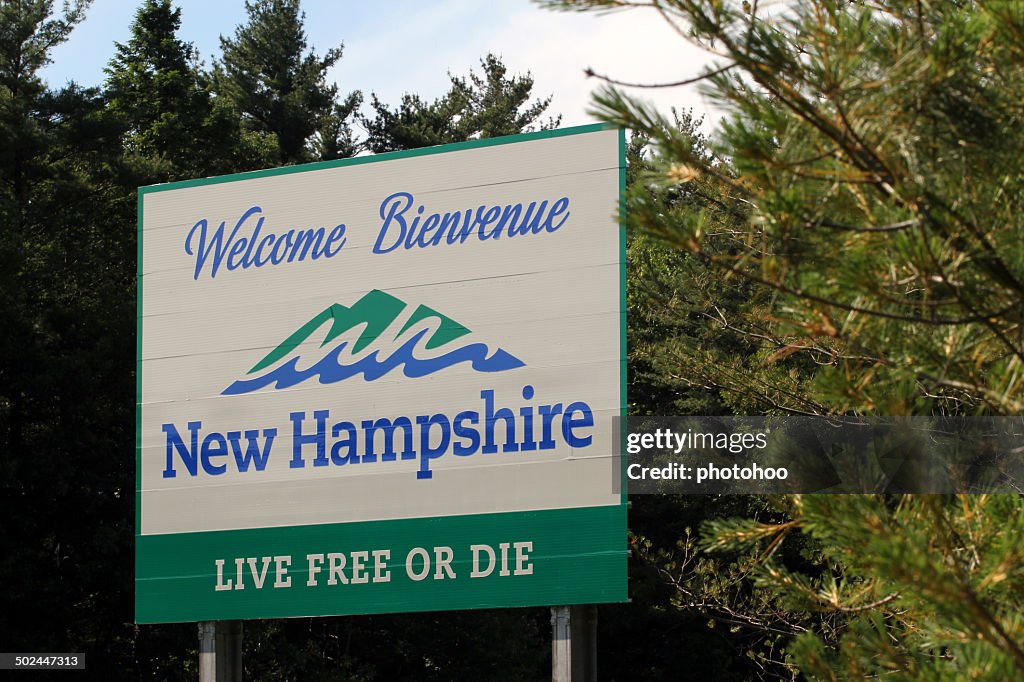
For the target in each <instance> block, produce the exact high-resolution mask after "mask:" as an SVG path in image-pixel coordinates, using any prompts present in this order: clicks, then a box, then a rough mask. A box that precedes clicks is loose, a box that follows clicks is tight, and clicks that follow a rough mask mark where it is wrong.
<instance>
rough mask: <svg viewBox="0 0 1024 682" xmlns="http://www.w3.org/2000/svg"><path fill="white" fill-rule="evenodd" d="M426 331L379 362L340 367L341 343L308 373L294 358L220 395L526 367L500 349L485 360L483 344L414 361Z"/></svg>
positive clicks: (372, 359)
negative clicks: (451, 370)
mask: <svg viewBox="0 0 1024 682" xmlns="http://www.w3.org/2000/svg"><path fill="white" fill-rule="evenodd" d="M428 331H430V330H429V329H423V330H422V331H420V332H418V333H417V334H416V335H415V336H413V337H412V338H410V339H409V340H408V341H406V342H405V343H404V344H403V345H402V346H401V347H400V348H399V349H398V350H396V351H395V352H394V353H392V354H391V355H390V356H388V357H387V358H386V359H384V360H379V359H378V358H377V354H378V352H379V351H374V352H372V353H370V354H369V355H367V356H365V357H363V358H360V359H359V360H358V361H357V362H355V363H353V364H351V365H343V364H341V363H340V362H339V361H338V356H339V355H341V352H342V351H343V350H344V349H345V348H346V347H347V346H348V341H342V342H341V343H340V344H338V346H337V347H335V348H334V349H333V350H331V351H330V352H329V353H327V355H325V356H324V357H323V358H321V359H320V360H319V361H318V362H317V363H316V364H314V365H313V366H312V367H309V368H308V369H303V370H300V369H297V368H296V365H297V364H298V362H299V359H300V358H299V357H293V358H291V359H290V360H288V361H287V362H285V363H284V364H283V365H281V366H279V367H277V368H276V369H273V370H271V371H270V372H267V373H266V374H264V375H263V376H259V377H255V378H253V379H239V380H238V381H236V382H235V383H233V384H231V385H230V386H228V387H227V388H226V389H224V391H223V393H222V395H239V394H242V393H251V392H252V391H258V390H259V389H261V388H264V387H265V386H269V385H271V384H274V388H277V389H282V388H289V387H291V386H294V385H296V384H299V383H302V382H303V381H306V380H307V379H311V378H313V377H318V381H319V382H320V383H321V384H333V383H337V382H339V381H344V380H345V379H348V378H351V377H354V376H357V375H359V374H362V375H363V378H364V379H365V380H366V381H375V380H376V379H379V378H380V377H382V376H384V375H385V374H387V373H388V372H390V371H391V370H393V369H397V368H398V367H399V366H400V365H401V366H403V368H402V372H403V373H404V374H405V376H407V377H409V378H417V377H422V376H426V375H427V374H432V373H433V372H437V371H439V370H442V369H445V368H446V367H451V366H452V365H457V364H459V363H462V362H468V363H471V365H472V367H473V369H474V370H476V371H477V372H503V371H505V370H508V369H515V368H516V367H523V366H525V364H526V363H524V362H523V361H522V360H520V359H519V358H517V357H515V356H514V355H512V354H510V353H508V352H506V351H504V350H502V349H500V348H499V349H498V350H496V351H495V352H494V354H493V355H491V356H489V357H488V355H487V354H488V352H489V349H488V347H487V345H486V344H483V343H471V344H468V345H465V346H462V347H461V348H456V349H455V350H452V351H450V352H448V353H445V354H444V355H439V356H437V357H435V358H428V359H426V360H424V359H420V358H417V357H416V356H415V355H413V350H414V349H415V348H416V346H417V344H419V342H420V340H422V338H423V336H424V334H426V333H427V332H428Z"/></svg>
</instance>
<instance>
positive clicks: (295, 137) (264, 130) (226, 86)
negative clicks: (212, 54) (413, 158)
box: [213, 0, 362, 164]
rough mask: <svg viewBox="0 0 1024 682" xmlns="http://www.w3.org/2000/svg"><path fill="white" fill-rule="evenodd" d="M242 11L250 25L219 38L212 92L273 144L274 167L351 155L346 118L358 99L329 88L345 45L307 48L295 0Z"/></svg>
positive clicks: (255, 1) (258, 0) (255, 2)
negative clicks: (323, 49) (320, 50)
mask: <svg viewBox="0 0 1024 682" xmlns="http://www.w3.org/2000/svg"><path fill="white" fill-rule="evenodd" d="M245 9H246V12H247V13H248V15H249V21H248V23H247V24H245V25H243V26H239V27H238V28H237V29H236V30H235V35H234V37H233V38H224V37H221V41H220V42H221V52H222V54H221V58H220V59H219V60H217V62H216V64H215V67H214V71H213V82H214V90H215V91H216V92H217V94H218V95H219V96H221V97H224V98H226V99H227V100H228V101H230V102H231V103H232V104H233V105H234V107H235V109H236V110H237V111H238V113H239V114H241V116H242V119H243V124H244V125H245V126H246V128H247V129H248V130H252V131H254V132H257V133H260V134H262V135H264V136H266V137H267V138H268V139H269V140H270V141H272V142H273V143H276V146H277V158H276V159H275V162H276V163H278V164H292V163H301V162H304V161H313V160H318V159H335V158H345V157H348V156H352V155H354V154H355V152H356V151H357V149H356V146H355V144H354V142H353V137H352V131H351V130H350V128H349V120H350V119H351V117H352V115H353V114H354V113H355V111H356V109H357V108H358V107H359V105H360V103H361V102H362V95H361V94H360V93H359V92H352V93H349V94H348V95H347V96H346V97H345V98H344V99H342V100H340V101H339V98H338V87H337V86H336V85H334V84H328V83H327V71H328V69H330V68H331V67H332V66H334V65H335V64H336V63H337V62H338V60H339V59H341V53H342V46H340V45H339V46H338V47H335V48H331V49H330V50H328V51H327V52H326V53H325V54H324V55H323V56H322V57H320V56H318V55H317V54H316V53H315V52H314V51H313V50H312V49H309V50H307V47H308V46H307V42H306V32H305V29H304V27H303V24H304V23H305V13H303V12H302V10H301V8H300V7H299V0H252V1H249V0H247V1H246V3H245Z"/></svg>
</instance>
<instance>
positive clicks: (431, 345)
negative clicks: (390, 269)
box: [222, 289, 526, 395]
mask: <svg viewBox="0 0 1024 682" xmlns="http://www.w3.org/2000/svg"><path fill="white" fill-rule="evenodd" d="M408 308H409V306H408V304H406V303H405V302H404V301H402V300H400V299H398V298H396V297H394V296H392V295H390V294H387V293H384V292H383V291H380V290H378V289H374V290H373V291H371V292H370V293H368V294H366V295H365V296H363V297H362V298H360V299H359V300H358V301H356V302H355V303H354V304H353V305H352V306H351V307H345V306H343V305H341V304H338V303H335V304H334V305H332V306H330V307H328V308H327V309H325V310H324V311H322V312H321V313H319V314H317V315H316V316H314V317H313V318H312V319H311V320H310V321H309V322H306V323H305V324H304V325H302V326H301V327H299V328H298V329H297V330H296V331H295V332H294V333H292V334H291V336H289V337H288V338H286V339H285V340H284V341H282V342H281V344H280V345H278V346H277V347H276V348H275V349H274V350H272V351H270V353H268V354H267V356H266V357H264V358H263V359H262V360H260V361H259V362H258V363H256V365H255V366H254V367H253V368H252V369H250V370H249V371H248V372H247V374H246V378H244V379H239V380H238V381H235V382H234V383H233V384H231V385H230V386H228V387H227V388H226V389H224V391H223V392H222V395H238V394H242V393H252V392H253V391H258V390H259V389H261V388H264V387H266V386H270V385H271V384H273V386H274V388H277V389H282V388H289V387H291V386H295V385H296V384H300V383H302V382H303V381H307V380H309V379H313V378H316V379H317V380H318V381H319V382H320V383H321V384H333V383H336V382H339V381H344V380H345V379H349V378H351V377H354V376H357V375H359V374H362V375H363V378H364V379H365V380H366V381H376V380H377V379H380V378H381V377H383V376H384V375H386V374H388V373H389V372H391V371H392V370H395V369H398V368H399V367H401V368H402V372H403V373H404V374H405V376H407V377H410V378H416V377H422V376H426V375H428V374H433V373H434V372H439V371H441V370H443V369H445V368H447V367H451V366H452V365H457V364H459V363H463V362H468V363H470V365H471V366H472V368H473V369H474V370H475V371H477V372H503V371H505V370H509V369H515V368H516V367H523V366H524V365H525V364H526V363H524V362H523V361H522V360H520V359H519V358H517V357H515V356H513V355H511V354H510V353H508V352H506V351H504V350H502V349H501V348H498V349H497V350H495V351H494V352H493V353H492V352H491V350H490V348H489V347H488V346H487V345H486V344H484V343H479V342H477V343H468V344H465V345H457V344H456V343H455V342H456V341H457V340H458V339H461V338H463V337H465V336H467V335H468V334H470V333H471V332H470V330H469V329H467V328H466V327H464V326H463V325H461V324H459V323H458V322H456V321H455V320H453V319H451V318H450V317H447V316H445V315H443V314H441V313H439V312H437V311H436V310H433V309H432V308H428V307H427V306H425V305H420V306H417V307H416V308H415V309H414V310H413V311H412V313H411V314H409V313H408ZM328 325H329V326H328ZM324 328H326V333H324V336H323V339H322V341H320V343H319V345H318V346H317V347H316V348H317V353H316V357H315V358H308V357H304V355H303V353H301V352H299V350H298V349H299V347H300V346H302V345H303V344H308V343H309V342H310V341H312V342H314V343H315V342H316V340H317V337H316V336H315V334H316V333H317V332H320V331H321V330H323V329H324ZM324 349H326V350H324ZM300 364H301V365H302V367H300Z"/></svg>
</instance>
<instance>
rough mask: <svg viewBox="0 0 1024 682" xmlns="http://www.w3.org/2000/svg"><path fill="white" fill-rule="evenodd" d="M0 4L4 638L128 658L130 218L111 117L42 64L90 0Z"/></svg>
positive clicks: (108, 670) (114, 659)
mask: <svg viewBox="0 0 1024 682" xmlns="http://www.w3.org/2000/svg"><path fill="white" fill-rule="evenodd" d="M53 4H54V3H53V2H49V1H45V0H35V1H30V0H16V1H8V0H3V1H2V2H0V140H2V143H0V224H2V225H3V229H2V230H0V316H2V318H3V320H4V325H3V331H2V332H0V452H2V456H0V472H2V473H0V498H2V499H3V500H4V522H3V524H0V582H2V583H3V584H4V589H3V590H2V592H0V640H3V641H4V643H5V646H7V647H11V648H12V650H20V651H28V650H30V649H38V650H43V651H98V650H102V651H105V652H107V653H108V655H106V656H100V657H98V658H97V659H90V669H91V671H92V674H93V675H95V676H98V677H109V676H111V675H115V674H116V673H117V671H118V670H120V669H122V668H123V667H125V666H126V665H130V656H131V651H132V647H131V634H132V633H131V627H130V626H126V625H125V623H127V622H128V621H129V620H130V619H131V611H132V610H131V596H130V595H131V570H130V566H131V538H132V531H133V529H132V523H131V519H132V511H131V510H132V498H133V495H132V490H133V485H134V472H133V466H132V462H131V457H130V456H125V453H127V452H130V451H131V449H132V443H133V428H132V426H131V424H132V418H133V409H132V408H131V405H130V403H131V396H132V391H133V389H132V384H133V381H134V379H133V377H132V373H131V371H130V368H131V367H132V366H133V365H132V356H133V354H134V342H133V339H132V335H131V329H132V320H133V317H134V296H133V291H134V271H135V266H134V222H133V221H132V220H131V204H130V203H128V202H126V201H124V199H125V197H126V196H127V195H126V193H125V192H124V191H123V187H122V186H121V185H120V184H119V176H120V172H121V171H120V168H119V164H118V163H117V157H118V154H119V151H120V141H119V139H118V132H119V130H120V128H119V126H117V125H116V123H115V122H114V121H111V120H110V118H109V117H108V116H106V115H105V112H104V106H103V105H104V102H103V98H102V97H101V95H100V93H99V92H98V91H97V90H94V89H83V88H81V87H79V86H77V85H75V84H69V85H67V86H66V87H64V88H62V89H59V90H52V89H50V88H48V87H47V85H46V83H45V82H44V81H43V80H42V78H41V76H40V69H41V68H42V67H43V66H45V65H46V64H47V63H49V60H50V55H51V51H52V50H53V48H54V47H55V46H57V45H59V44H60V43H62V42H63V41H64V40H66V39H67V37H68V35H69V34H70V32H71V30H72V29H73V28H74V26H75V25H76V24H77V23H78V22H79V21H80V20H81V19H82V18H83V16H84V12H85V10H86V7H87V5H88V3H87V2H77V3H66V4H65V5H64V8H63V11H62V12H59V13H56V14H55V13H54V12H53Z"/></svg>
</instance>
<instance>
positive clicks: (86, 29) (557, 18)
mask: <svg viewBox="0 0 1024 682" xmlns="http://www.w3.org/2000/svg"><path fill="white" fill-rule="evenodd" d="M55 4H58V5H59V3H55ZM138 4H139V3H138V2H136V0H94V2H93V5H92V7H91V8H90V10H89V13H88V15H87V18H86V20H85V22H84V23H83V24H81V25H80V26H78V27H77V28H76V29H75V32H74V33H73V34H72V36H71V39H70V40H69V41H68V43H66V44H64V45H61V46H59V47H58V48H57V49H55V50H54V52H53V58H54V63H53V64H52V65H51V66H50V67H48V68H47V69H46V71H44V77H45V78H46V79H47V80H48V81H49V82H50V84H51V85H54V86H59V85H62V84H63V83H65V82H66V81H68V80H75V81H77V82H79V83H81V84H83V85H98V84H100V83H101V82H102V81H103V78H104V74H103V68H104V66H106V64H107V62H108V61H109V59H110V57H111V56H112V55H113V51H114V47H113V42H114V41H120V42H123V41H125V40H126V39H127V37H128V35H129V27H130V25H131V21H132V18H133V16H134V13H135V10H136V8H137V7H138ZM176 4H177V6H178V7H180V8H181V10H182V12H181V16H182V30H181V37H182V38H183V39H184V40H187V41H190V42H192V43H193V44H194V45H195V46H196V47H197V48H198V49H199V52H200V55H201V56H202V59H203V61H204V62H206V63H207V64H209V63H210V62H211V61H212V57H213V55H215V54H217V53H219V48H220V43H219V40H218V39H219V37H220V36H221V35H226V36H230V35H233V34H234V31H235V27H236V26H238V25H239V24H241V23H244V21H245V6H244V2H242V0H177V2H176ZM303 9H304V11H305V12H306V32H307V35H308V37H309V42H310V44H311V45H313V46H314V47H315V48H316V50H317V52H318V53H321V54H322V53H323V52H324V51H326V50H327V49H328V48H331V47H335V46H337V45H338V44H339V43H344V45H345V53H344V56H343V57H342V59H341V61H340V62H339V63H338V64H337V65H336V66H335V68H334V69H332V71H331V73H330V74H329V76H330V78H331V79H332V80H334V81H335V82H337V83H338V85H339V87H340V89H341V90H342V92H348V91H350V90H357V89H358V90H362V91H363V93H364V94H365V95H366V99H367V100H369V94H370V92H371V91H372V92H376V93H377V95H378V97H380V99H381V100H383V101H384V102H387V103H389V104H395V103H397V102H398V100H399V98H400V97H401V95H402V93H404V92H415V93H417V94H420V95H421V96H423V97H425V98H434V97H437V96H438V95H440V94H441V93H442V92H444V91H445V89H446V87H447V84H448V79H447V75H446V74H447V73H448V72H449V71H451V72H452V73H454V74H465V73H467V72H468V71H469V69H470V68H473V67H476V66H477V65H478V63H479V59H480V57H482V56H483V55H485V54H486V53H487V52H495V53H497V54H499V55H501V56H502V58H503V60H504V62H505V64H506V65H507V66H508V67H509V69H510V71H512V72H513V73H523V72H526V71H530V72H531V73H532V74H533V76H534V79H535V81H536V83H535V86H534V93H535V95H537V96H542V95H544V96H546V95H548V94H553V95H554V100H553V102H552V107H551V110H550V111H551V113H560V114H562V116H563V120H562V124H563V125H577V124H582V123H589V122H591V121H592V120H593V119H592V118H591V117H590V116H589V115H588V114H587V113H586V109H587V107H588V106H589V102H590V93H591V91H592V90H593V89H594V88H595V87H596V86H597V85H598V83H597V82H596V81H595V80H594V79H587V78H585V76H584V74H583V70H584V69H585V68H586V67H588V66H589V67H592V68H594V70H595V71H597V72H598V73H607V74H609V75H612V76H614V77H616V78H619V79H621V80H627V81H644V82H650V81H671V80H680V79H683V78H686V77H689V76H692V75H694V74H696V73H699V71H700V70H701V68H702V67H704V66H705V65H706V64H708V63H709V62H710V61H711V59H712V58H711V57H710V56H709V55H707V54H706V53H704V52H701V51H700V50H698V49H697V48H694V47H692V46H689V45H688V44H686V43H685V42H684V41H683V40H682V39H681V38H680V37H679V36H678V35H677V34H676V33H674V31H673V30H672V29H671V28H670V27H668V26H667V25H665V24H664V22H663V21H662V20H661V19H660V18H659V17H658V16H657V15H656V14H654V13H653V12H649V11H642V10H641V11H637V10H632V11H628V12H616V13H612V14H605V15H594V14H577V13H557V12H551V11H548V10H543V9H541V8H539V7H537V6H535V5H533V4H532V3H530V2H528V0H487V1H486V2H481V1H479V0H433V1H432V2H419V1H416V0H377V1H375V2H365V1H364V0H305V2H303ZM637 94H639V95H641V96H642V97H645V98H647V99H650V100H652V101H654V102H655V103H656V104H657V105H658V106H659V107H660V108H662V109H664V110H666V111H667V110H668V108H669V107H670V106H678V107H682V108H687V107H692V108H694V110H695V111H696V112H697V113H698V114H700V113H706V114H707V115H708V118H709V120H711V121H713V120H714V119H715V116H714V113H713V111H711V110H710V109H709V108H708V105H707V103H706V102H705V101H704V99H703V98H702V97H701V96H700V95H699V94H698V92H697V90H696V89H695V88H693V87H689V88H673V89H668V90H644V91H638V92H637Z"/></svg>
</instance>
